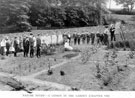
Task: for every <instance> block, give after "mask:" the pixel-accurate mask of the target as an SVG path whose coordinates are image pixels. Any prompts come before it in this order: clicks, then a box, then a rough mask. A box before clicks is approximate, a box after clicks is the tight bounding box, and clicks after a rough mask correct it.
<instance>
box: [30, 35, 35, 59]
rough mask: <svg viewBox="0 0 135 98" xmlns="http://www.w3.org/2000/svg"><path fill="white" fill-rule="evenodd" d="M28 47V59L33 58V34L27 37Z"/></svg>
mask: <svg viewBox="0 0 135 98" xmlns="http://www.w3.org/2000/svg"><path fill="white" fill-rule="evenodd" d="M29 46H30V57H31V58H32V57H34V39H33V34H30V37H29Z"/></svg>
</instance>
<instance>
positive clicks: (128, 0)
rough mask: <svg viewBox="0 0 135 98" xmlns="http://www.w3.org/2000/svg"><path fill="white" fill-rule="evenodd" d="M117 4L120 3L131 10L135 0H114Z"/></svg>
mask: <svg viewBox="0 0 135 98" xmlns="http://www.w3.org/2000/svg"><path fill="white" fill-rule="evenodd" d="M115 1H116V2H117V4H122V5H123V8H124V9H126V10H127V11H128V12H131V11H132V10H133V8H134V6H135V0H115Z"/></svg>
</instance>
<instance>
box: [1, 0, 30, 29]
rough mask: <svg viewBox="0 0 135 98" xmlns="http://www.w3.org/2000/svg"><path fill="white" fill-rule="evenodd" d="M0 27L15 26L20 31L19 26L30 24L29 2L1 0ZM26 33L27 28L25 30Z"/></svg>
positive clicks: (25, 0)
mask: <svg viewBox="0 0 135 98" xmlns="http://www.w3.org/2000/svg"><path fill="white" fill-rule="evenodd" d="M0 11H1V13H0V20H1V21H2V22H1V23H0V27H1V28H2V27H7V26H14V28H16V29H17V28H18V29H20V28H19V27H21V26H19V25H22V24H24V22H25V23H27V24H29V23H28V21H27V20H28V18H29V17H28V15H27V13H28V12H29V4H28V3H27V0H24V1H22V0H1V1H0ZM26 27H27V26H26ZM23 30H24V31H25V30H27V28H25V29H23Z"/></svg>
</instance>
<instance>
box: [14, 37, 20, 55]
mask: <svg viewBox="0 0 135 98" xmlns="http://www.w3.org/2000/svg"><path fill="white" fill-rule="evenodd" d="M18 48H19V42H18V40H17V37H15V39H14V49H15V51H14V57H17V52H18Z"/></svg>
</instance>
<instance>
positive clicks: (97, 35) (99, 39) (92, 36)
mask: <svg viewBox="0 0 135 98" xmlns="http://www.w3.org/2000/svg"><path fill="white" fill-rule="evenodd" d="M65 36H66V38H67V39H68V40H69V43H70V42H71V40H73V42H74V45H80V44H81V43H82V44H86V43H87V44H90V43H91V45H94V44H95V43H96V44H101V45H108V44H109V40H110V41H116V37H115V27H114V25H111V26H110V27H109V26H105V30H104V32H99V31H97V32H91V33H90V32H84V33H82V34H79V33H77V32H75V33H73V34H72V35H70V34H65ZM109 38H110V39H109Z"/></svg>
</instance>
